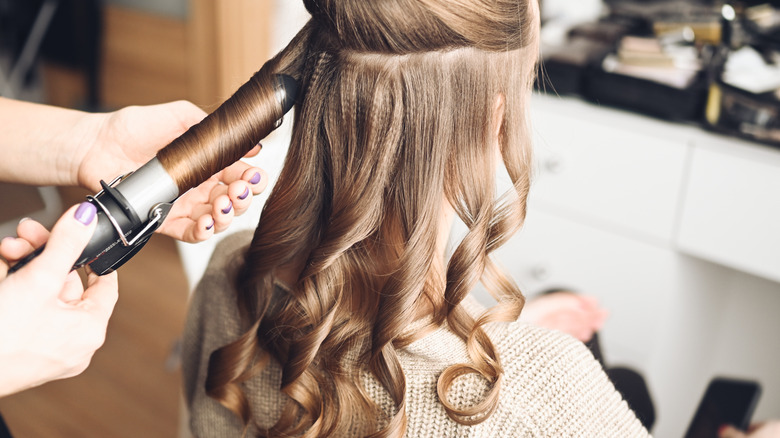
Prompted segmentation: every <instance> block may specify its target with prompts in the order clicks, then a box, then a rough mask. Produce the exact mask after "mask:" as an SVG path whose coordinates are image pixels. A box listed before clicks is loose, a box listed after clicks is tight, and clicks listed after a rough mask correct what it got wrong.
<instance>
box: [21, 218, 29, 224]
mask: <svg viewBox="0 0 780 438" xmlns="http://www.w3.org/2000/svg"><path fill="white" fill-rule="evenodd" d="M29 220H30V218H29V217H23V218H21V219H19V223H20V224H21V223H22V222H24V221H29Z"/></svg>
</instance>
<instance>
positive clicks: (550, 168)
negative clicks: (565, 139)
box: [544, 156, 565, 175]
mask: <svg viewBox="0 0 780 438" xmlns="http://www.w3.org/2000/svg"><path fill="white" fill-rule="evenodd" d="M564 168H565V166H564V160H563V158H561V157H556V156H553V157H549V158H547V159H546V160H544V170H546V171H547V172H548V173H551V174H553V175H558V174H560V173H562V172H563V169H564Z"/></svg>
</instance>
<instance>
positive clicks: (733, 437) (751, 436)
mask: <svg viewBox="0 0 780 438" xmlns="http://www.w3.org/2000/svg"><path fill="white" fill-rule="evenodd" d="M718 437H719V438H780V421H778V420H772V421H767V422H766V423H759V424H756V425H753V426H751V427H750V430H748V432H747V433H745V432H742V431H741V430H738V429H737V428H735V427H733V426H726V427H724V428H722V429H721V430H720V431H719V433H718Z"/></svg>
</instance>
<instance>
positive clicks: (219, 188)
mask: <svg viewBox="0 0 780 438" xmlns="http://www.w3.org/2000/svg"><path fill="white" fill-rule="evenodd" d="M227 191H228V186H226V185H225V184H217V185H215V186H214V187H212V188H211V191H210V192H209V201H208V203H209V204H211V205H214V203H215V202H217V199H219V198H220V197H221V196H223V195H224V196H227Z"/></svg>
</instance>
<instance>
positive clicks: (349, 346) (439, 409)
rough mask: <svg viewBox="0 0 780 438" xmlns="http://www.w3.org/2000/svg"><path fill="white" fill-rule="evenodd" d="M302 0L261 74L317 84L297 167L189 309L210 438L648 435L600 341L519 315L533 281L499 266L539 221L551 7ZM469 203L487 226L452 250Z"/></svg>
mask: <svg viewBox="0 0 780 438" xmlns="http://www.w3.org/2000/svg"><path fill="white" fill-rule="evenodd" d="M304 3H305V5H306V7H307V9H308V10H309V12H311V14H312V19H311V21H310V22H309V23H308V24H307V25H306V27H304V29H303V30H302V31H301V32H300V33H299V34H298V36H297V37H296V38H295V39H294V40H293V42H292V43H291V44H290V45H289V46H288V47H287V48H286V49H285V50H283V51H282V53H280V54H279V55H278V56H277V57H276V58H275V59H273V60H271V61H269V63H267V64H266V65H265V66H264V67H263V69H262V70H261V71H260V72H259V73H258V74H257V75H256V76H255V78H253V81H254V82H256V83H257V93H258V94H269V93H272V92H273V90H272V86H271V81H270V79H269V78H270V75H272V74H275V73H284V74H289V75H292V76H294V77H296V78H297V79H298V80H299V82H300V83H301V88H302V96H301V97H299V99H298V105H297V109H296V111H297V113H296V121H295V126H294V128H293V136H292V142H291V145H290V150H289V152H288V156H287V159H286V162H285V166H284V168H283V170H282V173H281V175H280V177H279V181H278V183H277V184H276V187H275V188H274V191H273V193H272V194H271V196H270V198H269V200H268V202H267V204H266V206H265V209H264V211H263V216H262V219H261V220H260V223H259V225H258V228H257V230H256V231H255V234H254V237H253V238H252V240H251V243H249V244H248V247H247V246H246V244H247V243H248V242H247V239H246V238H247V237H248V236H243V237H242V236H236V237H235V238H233V239H231V240H227V241H226V242H225V245H223V247H222V248H220V249H218V250H217V252H216V253H215V256H214V258H213V259H212V263H211V265H210V267H209V269H208V270H207V272H206V274H205V277H204V279H203V281H202V282H201V284H200V286H199V287H198V289H197V290H196V292H195V295H194V297H193V301H192V303H191V311H190V315H189V318H188V322H187V327H186V333H185V353H184V361H185V368H184V378H185V386H186V388H185V389H186V397H187V402H188V406H189V408H190V412H191V417H192V422H191V427H192V430H193V432H194V434H195V435H197V436H228V435H231V432H232V435H239V434H241V433H242V432H245V433H248V434H249V435H250V436H296V435H303V436H404V435H406V436H410V437H411V436H448V437H449V436H518V435H520V436H616V437H617V436H620V437H626V436H645V435H646V431H645V430H644V429H643V428H642V426H641V424H640V423H639V422H638V421H637V420H636V417H635V416H634V415H633V413H632V412H631V411H630V410H629V409H628V407H627V406H626V404H625V402H623V401H622V400H621V398H620V396H619V395H618V394H617V393H616V392H615V390H614V387H612V385H611V384H610V383H609V382H608V379H607V377H606V376H605V375H604V373H603V371H601V369H600V367H599V364H598V363H597V362H596V361H595V360H594V359H593V357H592V356H591V355H590V354H589V353H588V352H587V350H586V349H585V348H584V346H582V344H580V343H578V342H576V341H575V340H573V339H571V338H568V337H565V336H563V335H561V334H556V333H552V332H548V331H544V330H542V329H536V328H532V327H530V326H526V325H521V324H519V323H516V322H514V321H515V320H516V319H517V317H518V315H519V314H520V311H521V309H522V306H523V302H524V300H523V297H522V294H521V293H520V291H519V290H518V288H517V287H516V286H515V285H514V284H513V283H512V282H511V280H509V279H508V278H506V277H505V276H504V275H502V274H501V272H500V270H499V269H498V268H497V267H496V266H495V265H494V264H493V263H492V262H491V261H490V258H489V254H490V253H491V252H493V251H494V250H495V249H496V248H498V247H499V246H500V245H501V244H502V243H503V242H505V241H506V240H507V239H508V238H509V237H510V236H511V235H512V233H514V232H515V231H516V230H517V229H518V228H519V227H520V226H521V224H522V221H523V219H524V216H525V202H526V197H527V194H528V188H529V179H530V163H531V151H530V141H529V136H528V127H527V126H526V123H525V120H526V114H525V110H526V108H527V98H528V95H529V93H530V87H531V83H532V78H533V74H534V67H535V61H536V57H537V44H538V43H537V36H538V31H539V29H538V5H536V4H535V2H534V1H533V0H530V1H529V0H490V1H488V0H458V1H454V0H382V1H370V2H367V1H365V0H304ZM249 94H251V93H249ZM251 98H252V97H251V96H246V100H247V102H248V101H249V100H250V99H251ZM242 99H243V98H242ZM242 99H239V100H238V101H237V102H235V106H234V108H233V110H234V111H239V112H240V111H251V108H252V106H251V105H249V104H248V103H247V102H243V100H242ZM499 163H500V164H502V165H503V166H504V168H505V169H506V171H507V173H508V174H509V176H510V178H511V180H512V181H513V190H510V191H509V192H508V193H506V194H504V195H503V196H501V197H500V198H499V199H496V197H495V187H494V181H495V173H496V172H497V171H498V169H497V167H498V165H499ZM453 214H457V215H458V217H459V218H460V219H461V220H463V221H464V222H465V224H466V225H467V226H468V228H469V232H468V233H467V235H466V236H465V237H464V239H463V240H462V242H460V244H459V245H458V246H457V247H456V248H455V249H454V251H453V252H452V255H451V256H450V257H449V258H447V257H445V252H446V246H447V236H448V232H449V225H450V223H451V219H452V217H453ZM242 239H244V240H242ZM236 247H238V250H236ZM480 281H481V282H482V284H483V285H484V286H485V288H486V289H487V290H488V291H490V292H491V293H492V294H493V295H494V297H495V298H496V299H497V301H498V304H497V305H496V306H495V307H494V308H492V309H489V310H487V311H486V310H485V309H482V308H480V307H479V305H477V304H476V303H475V302H474V301H473V300H472V299H471V298H469V297H468V294H469V292H470V291H471V289H472V288H474V287H475V286H476V283H477V282H480ZM232 435H231V436H232Z"/></svg>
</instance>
